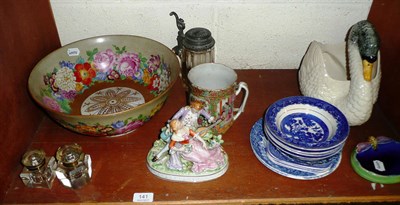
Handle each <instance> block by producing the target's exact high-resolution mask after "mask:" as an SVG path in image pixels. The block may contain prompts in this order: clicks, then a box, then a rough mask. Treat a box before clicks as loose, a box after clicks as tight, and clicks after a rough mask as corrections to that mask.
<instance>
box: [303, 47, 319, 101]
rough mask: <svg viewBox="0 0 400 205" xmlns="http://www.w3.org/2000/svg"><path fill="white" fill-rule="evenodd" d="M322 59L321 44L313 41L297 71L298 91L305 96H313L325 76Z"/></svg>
mask: <svg viewBox="0 0 400 205" xmlns="http://www.w3.org/2000/svg"><path fill="white" fill-rule="evenodd" d="M323 65H324V59H323V55H322V49H321V43H319V42H316V41H313V42H311V44H310V46H309V47H308V49H307V52H306V54H305V55H304V57H303V60H302V63H301V66H300V69H299V84H300V91H301V93H302V94H303V95H305V96H313V95H314V94H315V93H316V92H318V89H320V85H321V84H322V82H323V80H324V76H325V68H324V67H323Z"/></svg>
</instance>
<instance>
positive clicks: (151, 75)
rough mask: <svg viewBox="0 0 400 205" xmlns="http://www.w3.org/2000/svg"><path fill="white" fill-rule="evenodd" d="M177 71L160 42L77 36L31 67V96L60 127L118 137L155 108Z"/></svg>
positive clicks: (172, 56)
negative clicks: (72, 41) (79, 38)
mask: <svg viewBox="0 0 400 205" xmlns="http://www.w3.org/2000/svg"><path fill="white" fill-rule="evenodd" d="M179 70H180V64H179V60H178V58H177V56H176V55H175V54H174V53H173V52H172V51H171V50H170V49H169V48H168V47H166V46H164V45H163V44H161V43H159V42H156V41H154V40H151V39H148V38H144V37H139V36H131V35H110V36H99V37H93V38H89V39H84V40H81V41H77V42H74V43H71V44H68V45H65V46H63V47H62V48H60V49H58V50H55V51H54V52H52V53H50V54H49V55H47V56H46V57H45V58H43V59H42V60H41V61H40V62H39V63H38V64H37V65H36V66H35V67H34V69H33V70H32V72H31V74H30V77H29V82H28V87H29V92H30V93H31V95H32V97H33V99H34V100H35V101H36V102H37V103H38V104H39V105H40V106H41V107H43V108H44V109H45V110H46V111H47V112H48V114H49V115H50V116H51V117H52V118H53V119H55V120H56V121H57V122H59V123H60V124H61V125H62V126H64V127H66V128H68V129H70V130H73V131H75V132H78V133H81V134H85V135H92V136H118V135H123V134H127V133H129V132H132V131H134V130H136V129H137V128H139V127H140V126H141V125H143V124H144V123H145V122H146V121H148V120H150V118H151V117H152V116H153V115H154V114H155V113H156V112H157V111H159V110H160V109H161V108H162V106H163V104H164V102H165V100H166V99H167V97H168V94H169V92H170V90H171V87H172V86H173V85H174V83H175V82H176V80H177V78H178V75H179Z"/></svg>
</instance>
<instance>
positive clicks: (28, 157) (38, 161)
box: [19, 149, 57, 189]
mask: <svg viewBox="0 0 400 205" xmlns="http://www.w3.org/2000/svg"><path fill="white" fill-rule="evenodd" d="M21 162H22V164H23V165H24V168H23V170H22V172H21V173H20V175H19V176H20V178H21V179H22V182H23V183H24V184H25V185H26V186H27V187H33V188H49V189H51V187H52V185H53V181H54V178H55V176H56V175H55V169H56V167H57V163H56V161H55V159H54V157H47V156H46V153H45V152H44V151H43V150H41V149H34V150H28V151H27V152H25V154H24V155H23V156H22V160H21Z"/></svg>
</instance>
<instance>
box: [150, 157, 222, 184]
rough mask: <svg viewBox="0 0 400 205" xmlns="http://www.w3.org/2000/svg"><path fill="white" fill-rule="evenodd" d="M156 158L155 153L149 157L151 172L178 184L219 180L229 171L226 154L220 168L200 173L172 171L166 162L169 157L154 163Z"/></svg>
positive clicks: (188, 170)
mask: <svg viewBox="0 0 400 205" xmlns="http://www.w3.org/2000/svg"><path fill="white" fill-rule="evenodd" d="M153 157H154V152H152V151H150V152H149V154H148V155H147V168H148V169H149V171H150V172H151V173H152V174H154V175H155V176H157V177H159V178H161V179H165V180H168V181H176V182H192V183H196V182H205V181H210V180H213V179H217V178H219V177H221V176H222V175H224V174H225V172H226V171H227V170H228V167H229V163H228V155H227V154H226V153H224V159H225V160H224V165H221V166H219V167H218V168H216V169H213V170H204V171H202V172H200V173H195V172H192V171H191V170H190V169H187V170H185V169H184V170H172V169H169V168H168V167H167V166H166V165H165V162H166V161H167V160H168V158H169V156H165V157H164V159H161V160H159V161H157V162H153V161H152V158H153Z"/></svg>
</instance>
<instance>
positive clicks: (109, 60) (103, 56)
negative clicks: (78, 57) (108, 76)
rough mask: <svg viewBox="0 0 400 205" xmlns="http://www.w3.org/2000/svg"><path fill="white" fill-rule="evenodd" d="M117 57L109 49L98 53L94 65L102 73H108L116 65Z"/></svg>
mask: <svg viewBox="0 0 400 205" xmlns="http://www.w3.org/2000/svg"><path fill="white" fill-rule="evenodd" d="M115 57H116V56H115V53H114V52H113V51H112V50H111V49H107V50H105V51H102V52H99V53H97V54H96V55H95V56H94V60H93V63H94V64H95V66H96V68H97V69H98V70H99V71H100V72H103V73H108V72H109V71H111V70H112V69H113V67H114V65H115Z"/></svg>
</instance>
